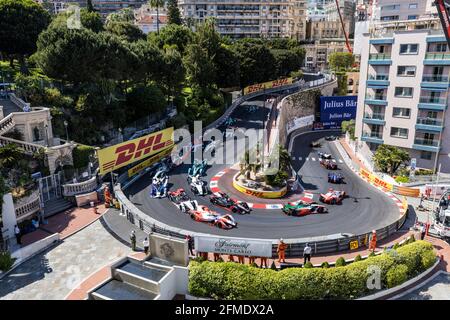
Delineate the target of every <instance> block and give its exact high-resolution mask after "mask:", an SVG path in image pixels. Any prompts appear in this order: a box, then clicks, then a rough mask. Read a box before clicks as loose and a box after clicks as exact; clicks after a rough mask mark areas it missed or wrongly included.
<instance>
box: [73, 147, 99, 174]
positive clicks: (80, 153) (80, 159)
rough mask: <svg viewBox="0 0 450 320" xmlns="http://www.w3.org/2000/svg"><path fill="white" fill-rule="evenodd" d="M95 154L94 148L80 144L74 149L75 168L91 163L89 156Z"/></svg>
mask: <svg viewBox="0 0 450 320" xmlns="http://www.w3.org/2000/svg"><path fill="white" fill-rule="evenodd" d="M90 155H91V156H92V155H94V148H93V147H91V146H86V145H78V146H77V147H76V148H75V149H73V151H72V157H73V166H74V168H77V169H79V168H85V167H86V166H87V165H88V164H89V156H90Z"/></svg>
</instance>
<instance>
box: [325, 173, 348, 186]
mask: <svg viewBox="0 0 450 320" xmlns="http://www.w3.org/2000/svg"><path fill="white" fill-rule="evenodd" d="M328 182H330V183H338V184H339V183H343V182H344V177H343V176H342V174H340V173H335V172H330V173H328Z"/></svg>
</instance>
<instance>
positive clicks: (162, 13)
mask: <svg viewBox="0 0 450 320" xmlns="http://www.w3.org/2000/svg"><path fill="white" fill-rule="evenodd" d="M134 17H135V24H136V25H137V26H138V28H139V29H141V30H142V32H143V33H145V34H148V33H150V32H156V31H157V30H158V24H157V18H158V17H159V29H160V30H161V29H162V28H164V27H165V26H167V24H168V23H169V17H168V16H167V10H166V8H159V12H158V13H157V12H156V9H155V8H152V7H150V6H149V5H146V4H145V5H143V6H141V7H140V8H139V9H136V10H134Z"/></svg>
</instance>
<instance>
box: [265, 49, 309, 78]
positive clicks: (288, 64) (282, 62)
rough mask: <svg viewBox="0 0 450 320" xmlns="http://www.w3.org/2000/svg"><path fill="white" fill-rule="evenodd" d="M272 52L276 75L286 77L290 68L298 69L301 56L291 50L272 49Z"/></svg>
mask: <svg viewBox="0 0 450 320" xmlns="http://www.w3.org/2000/svg"><path fill="white" fill-rule="evenodd" d="M272 54H273V56H274V58H275V67H276V73H277V76H278V77H286V76H288V75H289V73H290V72H291V71H292V70H299V69H300V67H301V66H302V60H301V57H299V56H298V54H297V53H296V52H294V51H292V50H288V49H273V50H272Z"/></svg>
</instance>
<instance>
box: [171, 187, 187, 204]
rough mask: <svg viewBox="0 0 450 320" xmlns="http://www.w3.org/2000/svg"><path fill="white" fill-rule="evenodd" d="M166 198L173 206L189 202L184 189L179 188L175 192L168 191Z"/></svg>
mask: <svg viewBox="0 0 450 320" xmlns="http://www.w3.org/2000/svg"><path fill="white" fill-rule="evenodd" d="M167 197H168V198H169V200H170V201H172V202H173V203H175V204H179V203H180V202H184V201H189V200H191V199H190V198H189V196H188V195H187V194H186V192H185V191H184V189H182V188H180V189H177V190H175V191H170V192H168V193H167Z"/></svg>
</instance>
